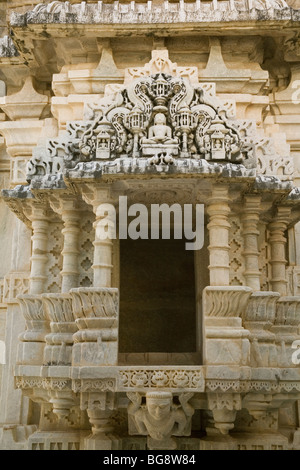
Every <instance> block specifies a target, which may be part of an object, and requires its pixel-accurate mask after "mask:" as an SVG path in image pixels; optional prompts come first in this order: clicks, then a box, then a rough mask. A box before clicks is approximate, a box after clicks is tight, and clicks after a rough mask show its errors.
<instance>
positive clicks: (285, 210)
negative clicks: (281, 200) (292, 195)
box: [268, 207, 291, 295]
mask: <svg viewBox="0 0 300 470" xmlns="http://www.w3.org/2000/svg"><path fill="white" fill-rule="evenodd" d="M290 213H291V209H290V207H278V209H277V214H276V216H275V217H274V220H273V221H272V222H271V223H270V224H269V225H268V229H269V231H270V237H269V243H270V246H271V259H270V264H271V281H270V282H271V285H272V290H273V291H274V292H279V293H280V294H281V295H286V294H287V279H286V264H287V261H286V254H285V246H286V237H285V231H286V229H287V226H288V221H289V216H290Z"/></svg>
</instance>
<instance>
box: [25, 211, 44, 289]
mask: <svg viewBox="0 0 300 470" xmlns="http://www.w3.org/2000/svg"><path fill="white" fill-rule="evenodd" d="M29 218H30V220H31V222H32V237H31V241H32V254H31V258H30V260H31V271H30V278H29V292H30V294H41V293H43V292H44V291H45V282H46V280H47V272H46V263H47V260H48V256H47V251H48V234H49V221H48V220H47V207H46V205H44V204H42V203H32V210H31V214H30V215H29Z"/></svg>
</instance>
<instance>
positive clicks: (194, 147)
mask: <svg viewBox="0 0 300 470" xmlns="http://www.w3.org/2000/svg"><path fill="white" fill-rule="evenodd" d="M89 109H90V110H89V119H87V120H85V121H73V122H71V123H69V124H68V125H67V129H66V133H65V134H62V135H61V136H58V137H57V138H55V139H49V141H48V142H47V146H46V148H45V149H44V148H39V147H38V148H37V149H36V151H35V153H34V157H33V158H32V159H31V161H30V162H29V165H28V179H29V180H30V179H32V177H33V176H35V175H37V176H39V175H49V174H51V175H53V174H57V173H58V172H60V173H63V172H64V170H65V169H72V168H75V167H76V165H77V164H78V163H82V162H91V161H96V160H101V161H111V160H115V159H124V158H126V159H127V158H144V157H145V158H149V157H155V159H156V158H157V157H159V156H160V155H167V156H168V158H171V159H173V158H174V157H176V158H184V159H187V158H191V159H197V160H199V159H205V160H208V161H219V162H220V161H221V162H232V163H243V162H244V160H247V159H248V158H249V155H248V148H245V146H244V142H242V141H241V139H240V135H239V131H238V122H237V121H232V122H231V121H230V120H229V119H227V117H226V113H225V110H224V109H223V108H222V106H221V103H220V104H217V103H215V102H212V100H211V99H210V98H209V97H208V96H207V95H206V94H205V93H204V90H203V89H202V88H201V86H200V85H198V86H193V85H192V84H191V83H189V82H188V81H187V80H186V79H184V78H182V77H172V76H171V75H167V74H164V73H160V74H156V75H151V76H149V77H141V78H139V79H137V80H134V81H133V82H131V83H130V84H129V85H128V86H127V87H126V88H125V89H123V90H121V91H119V92H118V93H117V95H116V96H113V95H112V96H110V97H108V96H107V97H104V98H102V99H100V101H99V102H97V103H94V104H93V107H90V108H89ZM252 157H253V156H251V158H252ZM150 160H151V158H150ZM172 161H173V160H172ZM152 162H153V160H151V163H152ZM151 163H150V164H151ZM251 164H252V163H251ZM254 164H255V163H254V162H253V165H254Z"/></svg>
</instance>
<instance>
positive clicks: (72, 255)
mask: <svg viewBox="0 0 300 470" xmlns="http://www.w3.org/2000/svg"><path fill="white" fill-rule="evenodd" d="M50 205H51V207H52V209H53V210H54V211H55V212H57V213H58V214H59V215H60V216H61V218H62V220H63V223H64V228H63V230H62V234H63V237H64V246H63V250H62V255H63V265H62V271H61V273H60V274H61V276H62V285H61V290H62V292H69V291H70V290H71V289H73V288H74V287H78V282H79V266H78V256H79V247H78V244H79V234H80V210H79V207H78V200H77V198H75V197H72V196H65V197H63V196H62V197H61V198H54V197H52V199H51V202H50Z"/></svg>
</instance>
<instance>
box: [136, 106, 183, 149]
mask: <svg viewBox="0 0 300 470" xmlns="http://www.w3.org/2000/svg"><path fill="white" fill-rule="evenodd" d="M140 142H141V148H142V153H143V155H153V149H154V148H155V150H156V151H157V152H158V153H159V152H164V151H167V152H169V153H172V154H173V155H178V148H179V139H178V137H174V138H173V137H172V128H171V127H170V126H168V125H167V119H166V116H165V115H164V114H163V113H157V114H156V115H155V117H154V124H153V126H151V127H150V128H149V131H148V137H142V138H141V141H140Z"/></svg>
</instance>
